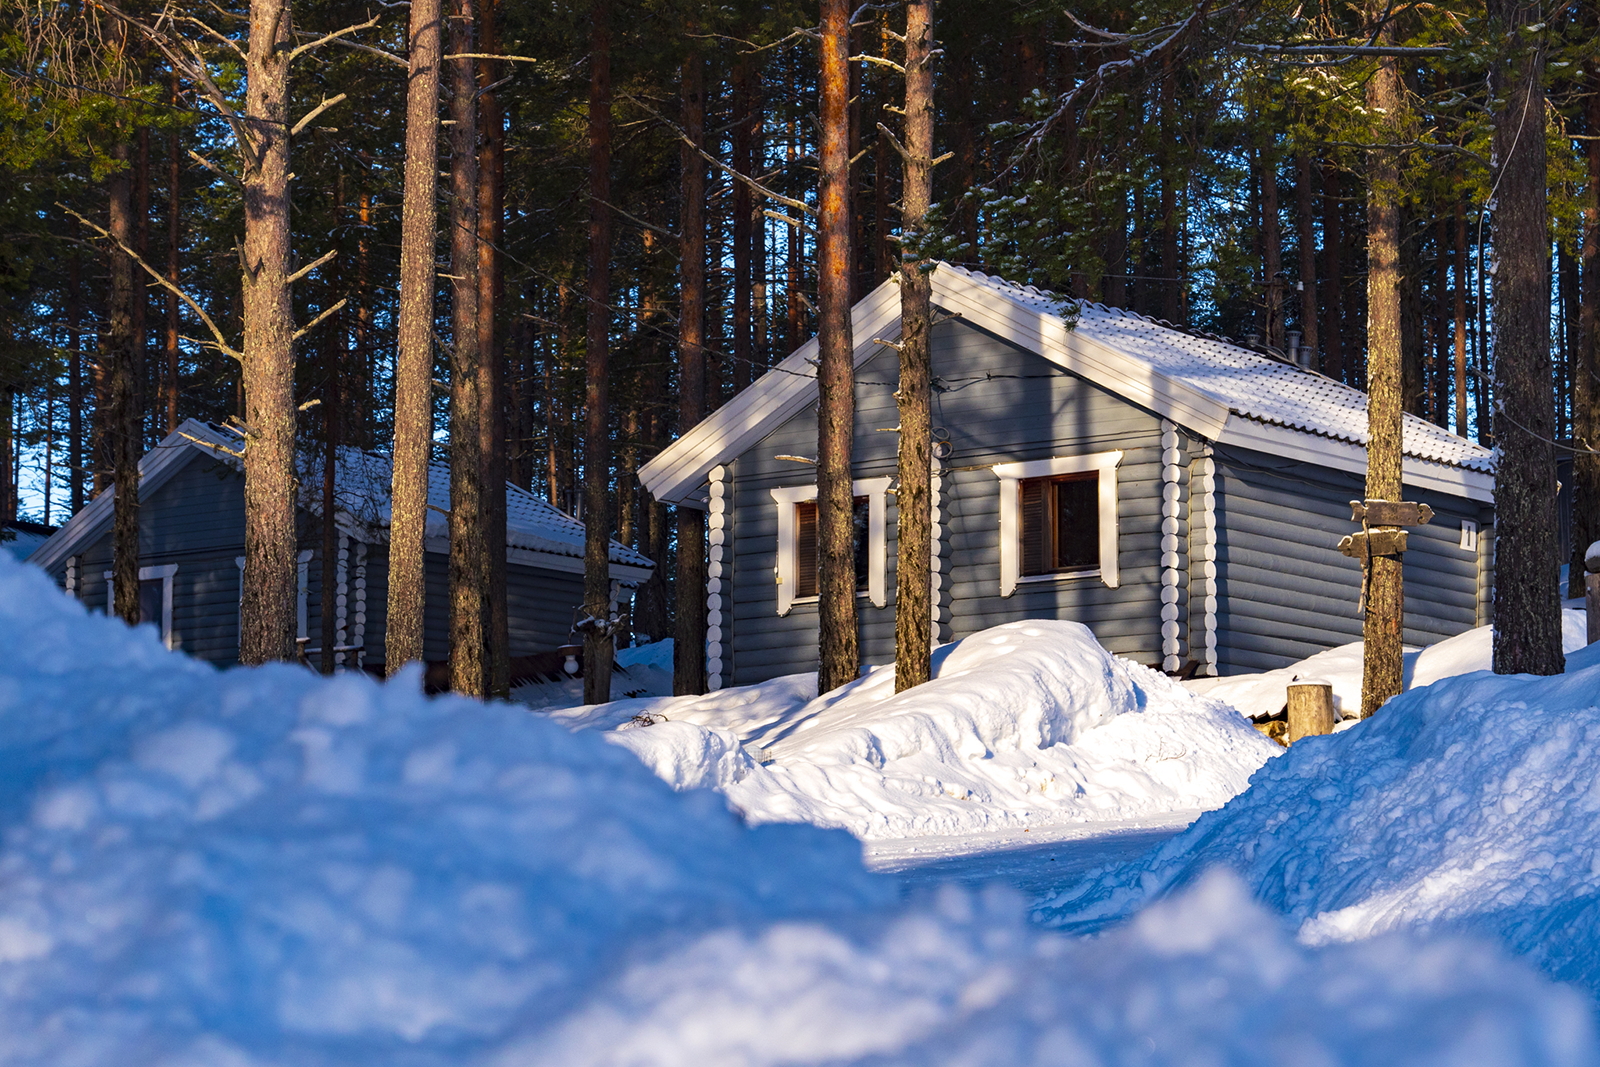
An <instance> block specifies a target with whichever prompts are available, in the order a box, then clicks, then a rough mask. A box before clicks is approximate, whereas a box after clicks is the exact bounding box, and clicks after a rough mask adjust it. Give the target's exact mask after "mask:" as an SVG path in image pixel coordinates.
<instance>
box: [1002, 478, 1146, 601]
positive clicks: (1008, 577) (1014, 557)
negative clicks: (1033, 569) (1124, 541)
mask: <svg viewBox="0 0 1600 1067" xmlns="http://www.w3.org/2000/svg"><path fill="white" fill-rule="evenodd" d="M1121 462H1122V452H1121V451H1116V452H1092V453H1090V454H1088V455H1085V456H1060V457H1057V458H1055V459H1035V460H1028V461H1026V462H1023V463H998V464H996V465H995V466H994V467H993V470H994V473H995V476H996V477H998V478H999V479H1000V595H1001V596H1010V595H1012V594H1013V593H1015V592H1016V591H1017V583H1018V582H1019V581H1023V580H1026V581H1030V582H1031V581H1051V580H1054V579H1057V578H1060V577H1062V576H1061V575H1056V574H1044V575H1030V576H1029V577H1028V578H1027V579H1023V578H1022V509H1021V506H1020V504H1021V501H1020V499H1019V497H1020V495H1021V483H1022V482H1023V481H1025V480H1026V479H1029V478H1053V477H1055V476H1057V475H1060V474H1087V473H1088V472H1090V471H1095V472H1097V473H1098V474H1099V475H1100V478H1099V486H1100V571H1099V574H1100V580H1101V581H1102V582H1104V583H1105V584H1106V586H1107V587H1109V588H1111V589H1115V588H1117V586H1119V585H1120V584H1121V577H1120V575H1119V574H1118V571H1117V465H1118V464H1120V463H1121ZM1093 573H1094V572H1092V571H1091V572H1088V574H1093ZM1088 574H1085V575H1082V576H1083V577H1087V576H1088Z"/></svg>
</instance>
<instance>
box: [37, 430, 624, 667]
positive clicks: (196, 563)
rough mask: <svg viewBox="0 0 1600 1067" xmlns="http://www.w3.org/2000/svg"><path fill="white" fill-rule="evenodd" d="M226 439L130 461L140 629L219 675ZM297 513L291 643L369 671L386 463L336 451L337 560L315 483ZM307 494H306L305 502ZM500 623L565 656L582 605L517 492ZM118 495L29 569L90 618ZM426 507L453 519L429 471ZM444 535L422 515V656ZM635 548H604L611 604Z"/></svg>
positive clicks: (226, 532)
mask: <svg viewBox="0 0 1600 1067" xmlns="http://www.w3.org/2000/svg"><path fill="white" fill-rule="evenodd" d="M239 444H240V442H239V439H238V437H237V436H236V435H235V434H234V433H233V432H232V431H230V430H228V429H225V428H222V427H217V426H212V425H208V424H205V423H201V422H197V421H193V420H191V421H188V422H186V423H184V424H183V425H182V426H181V427H179V428H178V430H177V431H176V432H175V433H173V434H171V435H170V436H168V437H167V438H166V440H164V441H162V442H161V444H159V445H157V446H156V447H155V448H154V449H152V450H151V451H150V452H149V453H148V454H146V455H145V457H144V458H143V459H142V460H141V461H140V464H139V469H140V491H139V503H140V506H139V564H140V567H139V574H140V578H141V583H140V584H141V592H142V594H143V598H144V611H143V614H144V617H145V619H146V620H147V621H149V622H152V623H154V624H155V625H157V626H159V627H160V630H161V633H162V636H163V638H164V639H165V641H166V643H167V647H169V648H174V649H182V650H183V651H185V652H187V653H189V654H190V655H192V656H195V657H197V658H199V659H204V660H208V661H210V662H212V663H216V664H218V665H227V664H232V663H237V662H238V653H239V597H240V591H241V590H240V583H241V578H242V574H243V566H244V475H243V473H242V471H241V467H240V462H239V460H238V459H237V457H236V456H235V455H234V453H236V452H237V451H238V449H239ZM304 473H305V477H303V478H302V479H301V481H302V483H303V485H304V486H305V490H304V494H303V497H302V500H301V502H300V505H301V506H300V507H299V509H298V510H299V522H298V526H299V542H300V554H299V559H300V568H299V599H298V616H299V617H298V626H299V638H300V643H301V645H302V646H303V647H304V649H305V651H306V654H307V656H308V657H313V658H314V657H316V656H318V655H320V651H321V647H322V642H323V640H324V639H325V636H326V635H327V634H328V632H329V630H331V631H332V636H333V638H334V640H335V641H336V642H337V644H336V645H335V646H334V647H335V649H336V657H337V658H338V660H339V662H340V664H341V665H342V666H345V667H351V668H355V667H364V668H367V669H374V668H376V667H380V666H381V665H382V664H383V660H384V651H383V639H384V628H385V627H384V624H385V619H386V616H387V612H388V582H387V576H388V544H387V538H388V518H389V515H388V496H389V481H390V466H389V461H388V459H387V457H384V456H379V455H375V454H372V453H366V452H361V451H359V450H356V449H352V448H345V449H341V450H340V454H339V466H338V473H337V476H336V486H337V488H336V491H335V499H336V501H337V505H338V510H337V511H336V522H337V525H338V530H339V537H338V545H339V549H338V557H337V559H335V560H334V561H333V566H332V567H331V568H329V567H326V566H325V561H324V560H323V558H322V518H321V506H322V500H321V493H320V487H321V475H320V470H319V471H318V472H315V473H313V472H311V471H309V470H308V471H306V472H304ZM313 489H315V491H313ZM506 491H507V497H508V501H507V511H508V522H507V524H506V540H507V544H508V548H507V562H506V573H507V589H508V609H509V610H508V615H509V621H510V632H511V654H512V655H524V654H529V653H533V652H542V651H548V650H550V649H553V648H555V647H556V646H558V645H562V644H565V643H566V642H567V640H568V634H569V631H570V628H571V625H572V622H573V617H574V616H573V613H574V611H575V610H576V609H578V607H579V606H580V605H581V604H582V603H583V524H582V523H581V522H579V521H578V520H576V519H574V518H573V517H572V516H570V515H567V514H566V513H564V512H562V511H560V510H558V509H556V508H555V507H553V506H552V505H550V504H548V503H546V502H545V501H543V500H540V499H538V498H537V497H534V496H532V495H531V494H529V493H527V492H524V491H523V490H521V489H518V488H517V487H515V486H507V490H506ZM115 492H116V490H115V487H113V488H111V489H107V490H106V491H105V492H103V493H101V494H100V495H99V496H98V497H96V498H95V499H94V501H92V502H91V503H90V504H88V505H87V506H85V507H84V508H83V509H82V510H81V511H79V512H78V513H77V514H76V515H74V516H73V517H72V519H71V520H70V521H69V522H68V523H67V524H66V525H64V526H63V527H62V528H61V529H60V530H58V531H56V533H55V534H54V535H53V536H52V537H51V538H50V539H49V540H48V541H47V542H45V543H44V544H43V545H41V546H40V547H39V548H38V549H37V550H35V551H34V553H33V555H32V556H30V557H29V560H30V562H32V563H34V564H37V565H38V566H40V567H42V568H44V570H45V571H47V572H48V573H49V574H50V575H51V576H52V577H53V578H54V579H55V580H56V584H57V585H59V586H61V587H62V588H63V589H65V590H66V591H67V592H68V593H69V594H70V595H72V596H75V597H77V598H78V599H80V600H82V601H83V602H84V603H85V604H86V605H88V606H89V608H90V609H91V610H95V611H104V610H106V604H107V600H108V595H109V592H110V585H109V573H108V572H109V571H110V569H111V520H112V508H113V500H114V497H115ZM428 499H429V503H430V504H432V505H434V507H437V508H442V509H448V508H449V506H450V475H449V469H448V468H447V467H446V466H444V465H441V464H435V465H434V466H433V467H432V468H430V470H429V485H428ZM448 553H449V539H448V524H447V523H446V521H445V519H444V517H443V516H442V515H441V514H439V513H438V512H437V511H433V510H430V511H429V517H428V530H427V556H426V560H425V564H426V577H427V591H426V606H425V612H424V655H425V656H426V658H427V659H429V660H443V659H445V658H446V657H447V656H448V634H447V629H446V626H447V616H446V609H447V605H448V602H449V601H448V596H447V593H448V584H449V578H448V573H449V572H448V566H447V564H448ZM650 569H651V563H650V561H649V560H648V559H646V558H645V557H644V556H642V555H640V554H639V553H638V552H635V551H634V550H633V549H631V548H628V547H627V546H625V545H622V544H619V543H617V542H615V541H613V542H612V544H611V577H612V590H613V594H614V596H616V597H618V598H625V597H627V596H630V595H631V592H630V591H631V590H632V589H633V588H635V587H637V585H638V584H639V583H640V582H641V581H643V580H644V579H645V578H647V577H648V576H649V574H650ZM325 576H327V577H331V578H332V579H333V580H334V581H337V582H338V583H339V595H338V598H337V603H338V617H337V618H336V619H335V620H333V626H332V627H329V628H326V629H325V628H324V625H323V621H324V620H323V619H322V583H323V581H324V580H325Z"/></svg>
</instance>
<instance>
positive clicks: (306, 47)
mask: <svg viewBox="0 0 1600 1067" xmlns="http://www.w3.org/2000/svg"><path fill="white" fill-rule="evenodd" d="M378 18H379V16H377V15H374V16H372V17H371V18H370V19H368V20H367V21H365V22H357V23H352V24H351V25H349V26H346V27H344V28H343V29H339V30H334V31H333V32H332V33H325V34H323V35H322V36H321V37H318V38H317V39H316V40H314V41H307V42H306V43H305V44H303V45H300V46H299V47H298V48H295V49H294V50H293V51H291V52H290V53H289V58H288V59H286V60H285V61H284V62H286V63H293V62H294V61H295V60H296V59H298V58H300V55H301V54H302V53H304V52H313V51H315V50H317V49H318V48H321V47H322V46H323V45H325V44H331V43H333V42H334V41H337V40H339V38H341V37H348V36H349V35H350V34H352V33H359V32H360V31H362V30H370V29H372V27H374V26H376V25H377V24H378Z"/></svg>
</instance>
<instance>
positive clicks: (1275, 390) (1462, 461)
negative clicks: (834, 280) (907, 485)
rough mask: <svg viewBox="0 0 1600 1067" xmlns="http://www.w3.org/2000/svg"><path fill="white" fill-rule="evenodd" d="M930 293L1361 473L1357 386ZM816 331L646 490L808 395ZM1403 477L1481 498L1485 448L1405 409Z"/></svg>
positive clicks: (888, 327) (1005, 329)
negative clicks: (813, 336) (1408, 413)
mask: <svg viewBox="0 0 1600 1067" xmlns="http://www.w3.org/2000/svg"><path fill="white" fill-rule="evenodd" d="M932 282H933V301H934V303H935V305H937V306H938V307H940V308H941V309H942V310H943V311H945V312H946V313H948V314H951V315H954V316H957V317H959V318H961V319H962V320H964V321H966V322H968V323H970V324H972V325H973V326H976V327H978V328H980V329H983V330H987V331H988V332H990V333H993V334H995V335H997V336H999V337H1002V338H1004V339H1005V340H1007V341H1010V342H1012V343H1013V344H1016V345H1018V346H1020V347H1022V348H1025V349H1027V350H1028V351H1031V352H1035V353H1038V354H1039V355H1041V356H1043V357H1044V358H1046V359H1048V360H1050V361H1051V362H1053V363H1055V364H1057V365H1058V366H1060V367H1062V368H1064V369H1066V370H1068V371H1070V372H1072V373H1073V374H1076V375H1079V376H1080V377H1083V378H1085V379H1087V380H1088V381H1091V382H1093V383H1094V384H1096V385H1098V386H1100V387H1102V388H1104V389H1106V390H1108V391H1110V392H1112V393H1115V394H1117V395H1118V396H1121V397H1124V398H1125V399H1127V400H1129V401H1131V402H1133V403H1135V404H1138V405H1140V406H1141V407H1144V408H1146V409H1148V410H1150V411H1153V412H1155V413H1157V414H1159V415H1161V416H1162V417H1164V418H1168V419H1171V420H1172V421H1173V422H1175V423H1177V424H1178V425H1180V426H1183V427H1184V428H1185V429H1188V430H1190V431H1192V432H1194V433H1196V434H1198V435H1200V436H1201V437H1203V438H1205V439H1206V440H1208V441H1212V442H1214V443H1217V444H1223V445H1236V446H1238V447H1243V448H1252V449H1256V450H1263V451H1268V452H1271V453H1273V454H1274V455H1279V456H1283V457H1285V458H1290V459H1298V460H1303V461H1306V462H1309V463H1315V464H1318V465H1321V466H1326V467H1330V468H1333V469H1336V470H1346V471H1354V472H1364V471H1365V470H1366V442H1367V397H1366V394H1365V393H1363V392H1361V391H1360V390H1359V389H1354V388H1352V387H1350V386H1348V385H1345V384H1344V383H1342V382H1337V381H1334V380H1333V379H1331V378H1328V377H1325V376H1324V375H1321V374H1317V373H1314V372H1311V371H1306V370H1302V369H1300V368H1299V367H1295V366H1291V365H1289V364H1287V363H1283V362H1281V361H1279V360H1276V359H1272V358H1270V357H1268V356H1266V355H1263V354H1261V353H1258V352H1253V351H1251V350H1250V349H1247V348H1244V347H1242V346H1240V345H1237V344H1234V343H1232V342H1230V341H1228V340H1227V339H1225V338H1220V337H1215V336H1209V335H1202V334H1199V333H1195V332H1193V331H1189V330H1184V329H1179V328H1176V327H1174V326H1172V325H1170V324H1169V323H1165V322H1161V321H1158V320H1156V319H1151V318H1148V317H1145V316H1142V315H1135V314H1133V313H1132V312H1127V311H1122V310H1120V309H1116V308H1107V307H1104V306H1102V305H1100V304H1087V303H1086V304H1081V305H1078V306H1079V314H1078V317H1077V320H1076V324H1075V325H1073V324H1069V323H1068V322H1067V320H1066V319H1065V318H1064V316H1063V312H1064V310H1066V309H1067V308H1068V307H1070V306H1072V304H1073V302H1072V301H1069V300H1067V299H1065V298H1063V297H1060V296H1058V295H1056V294H1054V293H1050V292H1048V291H1045V290H1040V289H1036V288H1034V287H1033V286H1023V285H1017V284H1014V283H1012V282H1007V281H1004V280H1003V279H999V278H992V277H990V276H988V275H985V274H981V273H978V272H976V271H969V270H965V269H963V268H961V267H955V266H951V265H950V264H947V263H940V264H939V265H938V266H937V268H936V269H935V270H934V272H933V275H932ZM899 319H900V294H899V289H898V286H897V283H896V280H895V279H894V278H891V279H890V280H888V281H886V282H884V283H883V284H882V285H880V286H878V287H877V288H876V289H874V290H873V291H872V292H871V293H869V294H867V295H866V296H865V297H863V298H862V299H861V301H859V302H858V303H857V304H856V306H855V307H854V308H853V309H852V312H851V320H852V328H853V335H854V338H855V341H856V349H855V363H856V365H857V366H858V367H859V366H860V365H861V364H862V363H864V362H865V361H866V360H868V359H870V358H871V357H872V356H873V355H875V354H876V353H877V352H878V351H880V346H879V345H878V344H877V343H876V341H877V340H878V339H890V340H892V339H893V338H894V337H896V336H898V332H899ZM815 349H816V340H815V338H813V339H812V340H810V341H808V342H806V344H804V345H802V346H801V347H800V348H799V349H797V350H796V351H795V352H794V354H792V355H791V356H789V357H788V358H787V359H785V360H784V361H783V362H781V363H779V364H778V365H777V366H776V367H775V368H773V369H772V370H771V371H768V372H767V373H766V374H765V375H763V376H762V378H761V379H760V380H759V381H758V382H756V383H755V384H754V385H753V386H751V387H750V388H749V389H746V390H745V391H744V392H742V393H740V394H739V395H738V396H736V397H735V398H733V400H731V401H730V402H729V403H727V404H725V405H723V406H722V407H721V408H719V409H718V410H717V411H716V412H715V413H714V414H712V415H711V416H710V417H709V418H707V419H705V420H703V421H702V422H701V423H699V424H698V425H697V426H695V427H693V428H692V429H690V430H689V432H687V433H685V434H684V435H683V436H682V437H680V438H679V439H678V440H677V441H675V442H673V444H672V445H671V446H669V447H668V448H666V449H665V450H663V451H662V452H661V453H660V454H659V455H658V456H656V457H655V458H654V459H652V460H651V461H650V462H649V463H647V464H645V465H644V466H643V467H642V468H640V470H639V478H640V480H641V481H642V482H643V483H644V485H645V487H646V488H647V489H649V490H650V492H651V493H652V494H653V495H654V496H655V498H656V499H657V500H661V501H665V502H669V503H675V504H690V505H697V504H698V503H699V499H700V497H701V488H702V486H703V485H704V484H705V481H706V476H707V474H708V472H709V471H710V470H711V468H712V467H714V466H716V465H717V464H718V463H724V462H727V461H728V460H729V459H732V458H733V457H734V456H736V455H738V454H739V453H740V452H742V451H744V450H745V449H747V448H749V447H751V446H752V445H754V444H755V443H756V442H757V441H758V440H760V439H761V438H762V437H764V436H766V435H767V434H768V433H770V432H772V431H773V430H774V429H776V428H777V427H778V426H779V425H781V424H782V423H783V422H784V421H786V420H787V419H789V418H792V417H793V416H794V415H796V414H798V413H799V412H800V411H801V410H802V409H803V408H804V407H805V406H806V405H807V404H810V403H812V402H813V401H814V400H815V399H816V392H817V388H816V375H815V370H814V362H813V361H814V360H815V359H816V355H817V353H816V351H815ZM1403 435H1404V449H1405V459H1404V479H1405V481H1406V483H1407V484H1411V485H1419V486H1423V487H1426V488H1430V489H1437V490H1440V491H1443V492H1447V493H1451V494H1453V495H1456V496H1465V497H1467V498H1469V499H1473V500H1478V501H1483V502H1489V501H1492V500H1493V495H1494V474H1493V471H1494V464H1493V457H1492V454H1491V453H1490V451H1489V450H1488V449H1486V448H1484V447H1482V446H1481V445H1477V444H1474V443H1473V442H1471V441H1468V440H1466V439H1464V438H1460V437H1457V436H1455V435H1454V434H1452V433H1450V432H1449V431H1448V430H1445V429H1443V428H1442V427H1438V426H1434V425H1433V424H1431V423H1428V422H1426V421H1424V420H1422V419H1419V418H1416V417H1415V416H1412V415H1407V416H1405V418H1404V429H1403Z"/></svg>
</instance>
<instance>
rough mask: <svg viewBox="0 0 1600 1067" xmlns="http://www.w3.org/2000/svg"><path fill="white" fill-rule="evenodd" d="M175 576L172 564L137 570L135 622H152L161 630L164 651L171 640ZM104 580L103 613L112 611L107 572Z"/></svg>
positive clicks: (110, 589)
mask: <svg viewBox="0 0 1600 1067" xmlns="http://www.w3.org/2000/svg"><path fill="white" fill-rule="evenodd" d="M177 573H178V565H177V564H176V563H167V564H164V565H162V566H159V567H140V568H139V621H140V622H141V623H145V622H148V623H154V624H155V625H156V627H157V628H159V629H160V631H161V643H162V644H164V645H166V646H167V647H168V648H171V647H173V641H172V576H173V575H175V574H177ZM105 577H106V614H107V615H110V614H112V613H113V612H114V611H115V607H114V606H113V605H114V602H115V599H116V598H115V595H114V590H113V589H112V578H111V572H110V571H106V572H105Z"/></svg>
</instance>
